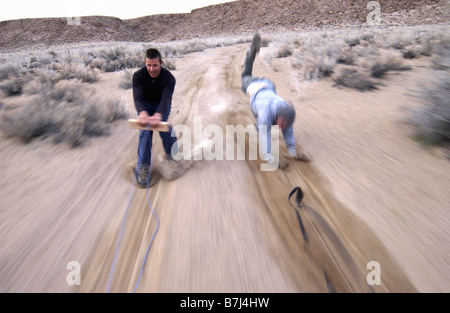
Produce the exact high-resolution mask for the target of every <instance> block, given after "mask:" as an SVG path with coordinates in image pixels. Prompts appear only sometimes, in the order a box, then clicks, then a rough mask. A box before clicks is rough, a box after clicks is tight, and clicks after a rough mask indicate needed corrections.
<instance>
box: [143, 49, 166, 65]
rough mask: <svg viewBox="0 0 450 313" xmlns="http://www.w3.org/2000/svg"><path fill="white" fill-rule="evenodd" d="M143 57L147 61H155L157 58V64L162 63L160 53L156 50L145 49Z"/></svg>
mask: <svg viewBox="0 0 450 313" xmlns="http://www.w3.org/2000/svg"><path fill="white" fill-rule="evenodd" d="M145 57H146V58H147V59H156V58H158V59H159V62H161V61H162V58H161V53H160V52H159V51H158V50H157V49H154V48H149V49H147V51H145Z"/></svg>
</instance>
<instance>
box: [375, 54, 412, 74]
mask: <svg viewBox="0 0 450 313" xmlns="http://www.w3.org/2000/svg"><path fill="white" fill-rule="evenodd" d="M409 69H411V67H410V66H407V65H405V64H404V62H403V58H402V56H401V55H400V54H399V53H396V52H393V51H384V52H382V53H381V54H380V55H379V56H377V57H376V58H375V60H374V63H373V65H372V66H371V68H370V72H371V75H372V76H373V77H376V78H381V77H383V76H384V75H386V73H388V72H389V71H403V70H409Z"/></svg>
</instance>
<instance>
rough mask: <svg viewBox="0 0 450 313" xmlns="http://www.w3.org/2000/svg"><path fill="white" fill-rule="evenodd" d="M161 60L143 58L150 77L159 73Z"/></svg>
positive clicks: (154, 76)
mask: <svg viewBox="0 0 450 313" xmlns="http://www.w3.org/2000/svg"><path fill="white" fill-rule="evenodd" d="M162 63H163V62H162V61H160V60H159V58H156V59H148V58H145V66H146V67H147V71H148V73H149V74H150V77H151V78H156V77H158V76H159V74H160V73H161V65H162Z"/></svg>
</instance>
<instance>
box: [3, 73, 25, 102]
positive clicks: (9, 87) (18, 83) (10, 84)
mask: <svg viewBox="0 0 450 313" xmlns="http://www.w3.org/2000/svg"><path fill="white" fill-rule="evenodd" d="M23 84H24V80H23V79H22V78H20V77H13V78H11V79H7V80H3V81H2V82H1V83H0V90H1V91H2V92H3V95H4V96H6V97H10V96H17V95H20V94H21V93H22V89H23Z"/></svg>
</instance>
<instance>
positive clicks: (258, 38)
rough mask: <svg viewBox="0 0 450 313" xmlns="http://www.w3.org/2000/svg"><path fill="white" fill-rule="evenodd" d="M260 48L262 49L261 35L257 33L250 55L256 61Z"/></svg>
mask: <svg viewBox="0 0 450 313" xmlns="http://www.w3.org/2000/svg"><path fill="white" fill-rule="evenodd" d="M260 48H261V35H260V34H258V33H255V34H254V35H253V41H252V45H251V46H250V53H251V56H252V58H253V59H255V56H256V54H257V53H258V52H259V49H260Z"/></svg>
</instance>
